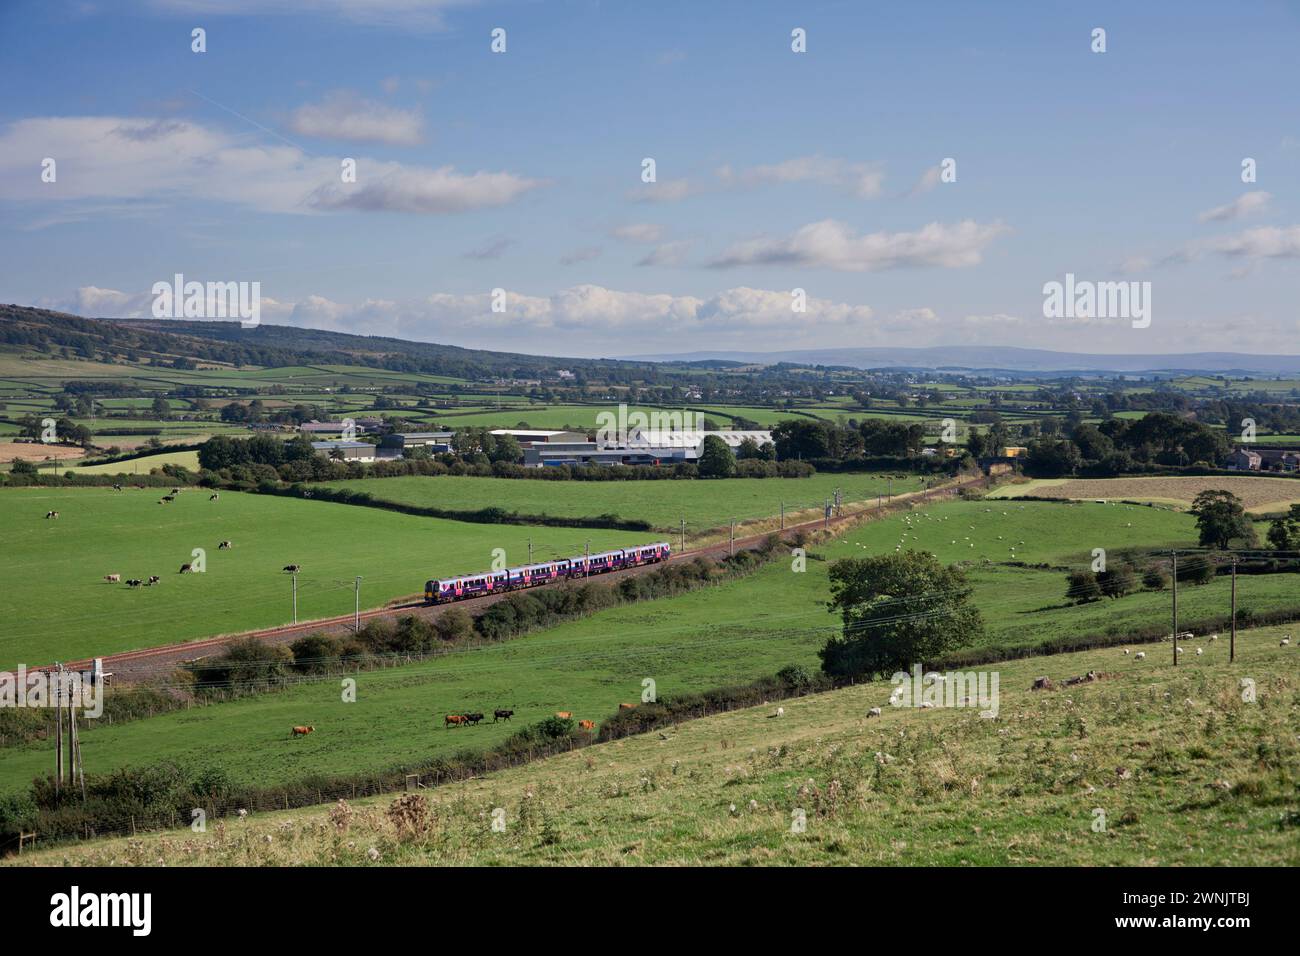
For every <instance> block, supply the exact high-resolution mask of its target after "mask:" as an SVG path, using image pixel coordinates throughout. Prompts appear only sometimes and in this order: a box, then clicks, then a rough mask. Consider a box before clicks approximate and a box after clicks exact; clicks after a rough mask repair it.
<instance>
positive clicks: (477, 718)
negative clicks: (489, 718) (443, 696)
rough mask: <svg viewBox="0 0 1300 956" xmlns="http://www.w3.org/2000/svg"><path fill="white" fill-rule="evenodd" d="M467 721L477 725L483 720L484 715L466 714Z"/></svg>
mask: <svg viewBox="0 0 1300 956" xmlns="http://www.w3.org/2000/svg"><path fill="white" fill-rule="evenodd" d="M465 719H466V720H467V721H469V722H470V723H471V724H477V723H478V722H479V721H480V720H482V719H483V715H482V714H466V715H465Z"/></svg>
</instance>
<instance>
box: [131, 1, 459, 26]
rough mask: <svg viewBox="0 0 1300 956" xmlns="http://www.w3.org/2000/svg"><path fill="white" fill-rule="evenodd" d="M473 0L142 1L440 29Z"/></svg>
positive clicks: (197, 10)
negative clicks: (456, 9) (447, 15)
mask: <svg viewBox="0 0 1300 956" xmlns="http://www.w3.org/2000/svg"><path fill="white" fill-rule="evenodd" d="M473 2H474V0H144V5H145V6H147V7H150V8H152V9H154V10H157V11H159V12H163V13H174V14H182V15H186V16H190V15H194V16H217V15H220V14H231V15H235V16H259V15H295V16H307V15H312V14H315V15H319V16H329V17H338V18H339V19H343V20H350V21H353V22H355V23H365V24H370V25H373V26H388V27H404V28H410V29H441V28H442V27H443V26H444V25H445V21H444V17H443V14H444V12H445V11H447V10H450V9H452V8H454V7H462V6H468V5H469V4H472V3H473Z"/></svg>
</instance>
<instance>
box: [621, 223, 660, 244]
mask: <svg viewBox="0 0 1300 956" xmlns="http://www.w3.org/2000/svg"><path fill="white" fill-rule="evenodd" d="M663 234H664V227H663V226H661V225H659V224H658V223H653V222H633V223H628V224H626V225H622V226H615V227H614V228H613V229H611V230H610V231H609V235H610V237H611V238H613V239H621V240H623V241H624V242H658V241H659V240H660V239H661V238H663Z"/></svg>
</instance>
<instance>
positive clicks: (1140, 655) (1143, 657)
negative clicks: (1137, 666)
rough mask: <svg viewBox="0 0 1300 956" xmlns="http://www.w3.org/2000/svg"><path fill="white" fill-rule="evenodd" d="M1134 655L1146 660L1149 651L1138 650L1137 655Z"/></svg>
mask: <svg viewBox="0 0 1300 956" xmlns="http://www.w3.org/2000/svg"><path fill="white" fill-rule="evenodd" d="M1133 656H1134V657H1136V658H1137V659H1138V660H1140V661H1144V660H1146V659H1147V652H1146V651H1138V652H1137V653H1136V654H1135V655H1133Z"/></svg>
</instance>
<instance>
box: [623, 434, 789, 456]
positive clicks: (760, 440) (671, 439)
mask: <svg viewBox="0 0 1300 956" xmlns="http://www.w3.org/2000/svg"><path fill="white" fill-rule="evenodd" d="M710 435H716V436H717V437H718V438H721V439H722V440H723V441H724V442H726V443H727V447H728V448H730V449H731V450H732V451H733V452H734V451H735V450H736V449H738V448H739V447H740V446H741V445H742V444H744V442H745V439H747V438H748V439H752V440H753V442H754V444H756V445H760V446H761V445H764V444H766V443H768V442H771V441H772V433H771V432H770V431H763V430H760V429H753V430H743V429H731V430H727V431H698V430H695V429H687V430H685V431H674V430H672V429H653V428H637V429H635V430H633V431H632V433H631V435H629V436H628V440H627V447H628V448H637V449H640V448H644V447H648V448H680V449H684V450H685V451H686V452H687V457H689V458H699V457H700V450H701V449H702V448H703V447H704V439H705V438H707V437H708V436H710Z"/></svg>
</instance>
